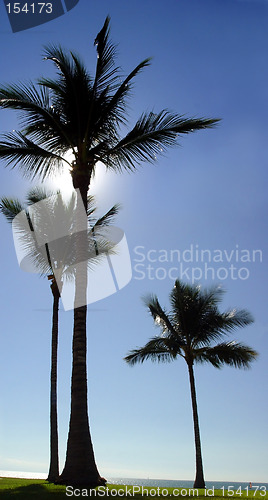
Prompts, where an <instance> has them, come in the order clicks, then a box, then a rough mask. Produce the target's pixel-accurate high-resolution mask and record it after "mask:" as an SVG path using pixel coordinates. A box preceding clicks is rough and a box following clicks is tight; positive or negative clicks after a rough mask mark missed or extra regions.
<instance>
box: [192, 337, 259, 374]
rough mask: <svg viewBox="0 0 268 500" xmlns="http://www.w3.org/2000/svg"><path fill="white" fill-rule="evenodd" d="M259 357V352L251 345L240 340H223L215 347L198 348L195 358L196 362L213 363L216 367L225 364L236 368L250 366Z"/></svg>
mask: <svg viewBox="0 0 268 500" xmlns="http://www.w3.org/2000/svg"><path fill="white" fill-rule="evenodd" d="M256 357H257V353H256V351H255V350H254V349H252V348H251V347H248V346H246V345H244V344H241V343H239V342H234V341H233V342H222V343H221V344H218V345H216V346H214V347H207V348H203V349H196V350H195V352H194V360H195V362H196V363H204V362H208V363H211V364H212V365H213V366H214V367H215V368H222V366H223V365H225V364H226V365H229V366H234V367H235V368H250V363H251V362H252V361H254V360H255V359H256Z"/></svg>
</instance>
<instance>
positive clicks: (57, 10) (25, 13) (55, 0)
mask: <svg viewBox="0 0 268 500" xmlns="http://www.w3.org/2000/svg"><path fill="white" fill-rule="evenodd" d="M3 1H4V5H5V8H6V11H7V15H8V18H9V22H10V25H11V29H12V31H13V33H16V32H18V31H23V30H27V29H29V28H34V27H35V26H39V25H40V24H44V23H47V22H49V21H52V20H53V19H56V18H57V17H60V16H62V15H63V14H65V13H66V12H69V10H71V9H73V8H74V7H75V6H76V5H77V4H78V2H79V0H50V1H49V2H40V1H38V0H30V1H28V2H25V0H24V1H21V2H16V1H14V0H3Z"/></svg>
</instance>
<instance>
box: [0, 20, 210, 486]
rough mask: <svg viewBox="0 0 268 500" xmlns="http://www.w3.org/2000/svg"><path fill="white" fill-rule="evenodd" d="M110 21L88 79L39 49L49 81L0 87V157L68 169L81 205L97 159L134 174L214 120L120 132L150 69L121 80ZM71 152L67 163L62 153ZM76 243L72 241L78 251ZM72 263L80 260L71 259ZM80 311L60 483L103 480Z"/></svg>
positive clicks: (156, 121)
mask: <svg viewBox="0 0 268 500" xmlns="http://www.w3.org/2000/svg"><path fill="white" fill-rule="evenodd" d="M109 24H110V19H109V17H107V18H106V20H105V22H104V25H103V27H102V29H101V31H100V32H99V33H98V35H97V37H96V39H95V46H96V48H97V63H96V70H95V75H94V76H93V77H92V76H91V75H90V74H89V72H88V70H87V69H86V67H85V66H84V64H83V63H82V62H81V60H80V58H79V57H78V56H77V55H75V54H74V53H73V52H65V51H64V50H63V49H62V48H61V47H60V46H59V47H56V46H52V45H50V46H49V47H47V48H46V49H45V58H46V59H48V60H50V61H52V62H53V63H54V65H55V67H56V70H57V77H56V78H55V79H49V78H42V79H40V80H39V81H38V85H34V84H32V83H29V84H28V85H22V84H17V85H10V86H5V87H2V88H0V106H1V107H2V108H5V109H14V110H16V111H18V112H19V114H20V119H21V124H22V127H23V128H22V131H19V132H12V133H8V134H6V135H4V137H3V140H2V141H1V142H0V158H2V159H5V160H6V163H7V164H11V165H12V166H18V167H19V168H20V169H21V170H22V171H23V174H24V175H27V176H29V177H31V178H33V177H35V176H40V177H41V178H42V179H44V178H46V177H47V176H49V175H50V174H51V173H53V172H54V171H55V170H57V169H61V168H62V165H64V164H65V165H66V164H67V165H68V167H69V168H70V169H71V170H70V171H71V175H72V180H73V186H74V188H75V189H79V190H80V193H81V196H82V200H83V203H84V206H85V208H86V207H87V194H88V189H89V186H90V181H91V178H92V175H93V174H94V172H95V171H96V168H98V164H99V162H102V163H103V164H104V165H105V166H106V167H107V168H108V169H112V170H115V171H117V172H121V171H122V170H135V169H136V166H137V164H139V163H141V162H144V161H149V162H154V161H155V160H156V158H157V156H158V155H161V154H162V152H163V151H165V150H166V149H167V148H168V147H170V146H173V145H176V144H178V138H179V137H181V136H182V135H184V134H188V133H190V132H193V131H195V130H199V129H204V128H211V127H213V126H214V125H215V124H216V123H217V121H218V120H216V119H206V118H186V117H185V116H184V115H178V114H173V113H170V112H168V111H167V110H162V111H160V112H159V113H154V112H147V113H143V114H142V115H141V117H140V118H139V119H138V121H137V122H136V124H135V125H134V126H133V128H132V129H131V130H130V131H129V132H127V133H126V135H122V130H123V131H125V130H126V122H127V105H126V99H127V98H128V97H129V96H130V94H131V90H132V82H133V79H134V78H135V77H136V76H137V75H138V74H139V73H140V72H141V71H142V70H143V69H144V68H145V67H146V66H148V65H149V62H150V60H149V59H145V60H144V61H142V62H141V63H140V64H138V66H136V67H135V68H134V69H133V71H131V73H130V74H129V75H128V76H126V77H122V75H121V74H120V72H119V68H118V67H116V66H115V47H114V45H113V44H112V43H111V42H110V40H109ZM68 152H71V153H72V154H73V158H74V160H73V161H68V160H67V158H66V154H67V153H68ZM82 247H83V240H82V239H81V241H79V242H78V244H77V254H79V253H80V255H81V253H82V251H83V250H82ZM77 261H81V259H79V255H78V259H77ZM86 285H87V282H86V272H81V273H80V274H79V273H78V274H77V278H76V290H78V288H79V294H80V297H83V294H84V297H85V301H84V304H86V303H87V302H86ZM86 318H87V307H86V305H85V306H81V307H76V308H75V309H74V333H73V365H72V387H71V415H70V426H69V435H68V442H67V452H66V462H65V466H64V470H63V472H62V474H61V477H60V482H61V483H62V484H68V485H71V484H73V485H74V484H77V485H79V484H80V485H83V484H85V485H87V486H91V487H94V486H97V485H99V484H103V480H102V478H101V477H100V474H99V472H98V470H97V466H96V463H95V459H94V452H93V447H92V442H91V436H90V430H89V421H88V406H87V367H86V344H87V342H86V333H87V332H86Z"/></svg>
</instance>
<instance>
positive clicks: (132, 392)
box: [0, 0, 268, 483]
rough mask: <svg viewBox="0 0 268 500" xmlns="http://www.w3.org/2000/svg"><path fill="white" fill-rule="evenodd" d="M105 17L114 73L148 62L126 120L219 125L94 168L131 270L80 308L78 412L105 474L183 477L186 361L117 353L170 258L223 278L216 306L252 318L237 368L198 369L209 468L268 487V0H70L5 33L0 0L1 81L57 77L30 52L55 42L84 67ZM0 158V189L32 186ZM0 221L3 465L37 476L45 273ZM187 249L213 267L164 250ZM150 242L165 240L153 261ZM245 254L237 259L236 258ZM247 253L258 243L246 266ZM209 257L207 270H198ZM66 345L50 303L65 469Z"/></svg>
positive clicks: (130, 338)
mask: <svg viewBox="0 0 268 500" xmlns="http://www.w3.org/2000/svg"><path fill="white" fill-rule="evenodd" d="M107 14H110V15H111V37H112V39H113V41H114V42H115V43H116V44H118V63H119V64H120V66H121V67H122V70H123V71H124V73H128V72H129V71H131V69H132V68H133V67H135V65H136V64H137V63H139V62H140V61H141V60H143V59H144V58H146V57H150V56H152V57H153V60H152V64H151V66H150V67H149V68H147V69H146V70H145V71H144V72H143V73H142V74H141V75H139V77H138V78H137V79H136V85H135V89H134V91H133V98H132V100H131V102H130V109H129V120H130V126H131V123H133V122H134V121H135V119H137V117H138V116H139V115H140V114H141V113H142V111H144V110H151V109H153V110H156V111H159V110H161V109H163V108H167V109H170V110H173V111H175V112H178V113H180V114H186V115H187V116H206V117H219V118H221V119H222V121H221V123H220V125H219V126H218V127H217V128H216V129H214V130H207V131H200V132H197V133H195V134H192V135H191V136H188V137H184V138H183V139H182V140H181V146H182V147H179V148H174V149H172V150H170V151H168V152H167V154H166V155H165V157H159V159H158V161H157V162H156V164H155V165H144V166H142V167H140V168H139V169H138V170H137V172H136V173H135V174H127V173H124V174H122V175H115V174H112V173H110V174H105V173H104V172H101V175H99V176H98V177H97V179H96V182H95V183H94V189H93V188H92V194H96V201H97V203H98V206H99V210H100V213H102V212H104V211H105V210H107V209H109V208H110V207H111V206H112V205H113V204H114V203H120V204H121V205H122V210H121V212H120V214H119V216H118V218H117V225H118V226H119V227H121V228H122V229H124V231H125V234H126V236H127V240H128V245H129V250H130V255H131V259H132V269H133V277H132V280H131V282H130V283H129V284H128V285H127V286H126V287H125V288H123V289H122V290H120V291H119V292H118V293H116V294H114V295H112V296H110V297H108V298H106V299H103V300H102V301H99V302H98V303H96V304H92V305H91V306H90V307H89V312H88V382H89V415H90V423H91V432H92V439H93V443H94V449H95V454H96V459H97V464H98V468H99V470H100V472H101V474H102V475H104V476H105V477H113V476H116V477H119V476H121V477H145V478H146V477H150V478H160V479H193V478H194V465H195V459H194V440H193V424H192V414H191V405H190V391H189V382H188V378H187V369H186V365H185V364H184V363H183V362H179V361H177V362H174V363H173V364H169V365H155V364H151V363H150V362H147V363H146V364H144V365H142V366H136V367H134V368H130V367H129V366H127V365H126V364H125V363H124V362H123V360H122V358H123V357H124V356H125V354H126V353H127V351H128V350H129V349H131V348H134V347H136V346H141V345H143V344H144V343H145V342H146V341H147V340H148V338H149V337H151V336H152V335H154V333H157V330H155V327H154V325H153V323H152V320H151V318H150V317H149V315H148V313H147V311H146V309H145V308H144V306H143V304H142V301H141V296H142V295H144V294H145V293H148V292H152V293H156V294H157V295H158V297H159V300H160V302H161V304H162V305H164V306H168V294H169V292H170V290H171V288H172V286H173V281H174V280H173V279H170V277H169V273H170V272H171V275H172V276H174V275H175V274H176V270H175V271H174V269H173V270H172V271H170V269H171V268H174V267H177V268H178V277H179V275H180V272H183V271H184V274H183V277H184V278H185V279H186V280H187V272H188V279H189V280H191V278H192V276H193V273H195V276H196V275H197V274H199V275H200V278H201V279H200V283H201V284H202V285H204V286H210V285H216V284H221V285H222V286H223V287H224V288H225V289H226V290H227V292H226V295H225V298H224V301H223V304H222V308H223V309H225V308H229V307H238V308H247V309H249V311H250V312H251V313H252V314H253V316H254V318H255V323H254V324H253V325H251V326H250V327H248V328H246V329H244V330H241V331H237V334H236V335H235V338H237V339H238V340H240V341H243V342H245V343H248V344H249V345H251V346H252V347H253V348H255V349H256V350H257V351H259V352H260V357H259V359H258V361H257V362H256V363H254V365H253V366H252V369H251V370H249V371H239V370H235V369H232V368H228V367H225V368H223V369H222V370H220V371H219V370H216V369H214V368H213V367H210V366H197V367H196V371H195V373H196V384H197V397H198V405H199V417H200V426H201V439H202V446H203V460H204V469H205V477H206V479H207V480H219V481H221V480H222V481H254V482H255V483H256V482H259V483H260V482H268V476H267V462H268V454H267V411H268V404H267V347H268V340H267V333H268V324H267V314H266V311H267V304H266V303H267V297H266V288H267V286H266V276H267V223H266V217H265V216H266V214H267V168H266V167H267V132H268V131H267V112H266V103H267V98H268V90H267V88H268V87H267V77H268V69H267V49H268V33H267V21H268V3H267V2H266V1H248V0H203V1H202V2H201V1H200V0H168V1H167V2H160V1H152V0H146V2H143V1H141V0H136V1H135V2H131V3H130V2H124V1H122V0H112V1H111V0H109V1H108V0H107V1H103V0H100V1H89V0H80V2H79V4H78V5H77V6H76V7H75V8H74V9H73V10H71V11H70V12H69V13H68V14H65V15H64V16H62V17H60V18H58V19H56V20H54V21H51V22H50V23H47V24H44V25H42V26H40V27H36V28H34V29H31V30H27V31H23V32H19V33H16V34H13V33H12V32H11V29H10V26H9V22H8V18H7V15H6V12H5V9H4V5H3V3H1V4H0V40H1V46H2V50H1V52H0V68H1V82H2V83H5V82H16V81H27V80H29V79H31V80H34V79H36V78H38V77H39V76H41V75H53V74H54V71H53V68H52V66H51V65H50V64H49V63H48V62H44V61H42V51H43V46H44V45H46V44H48V43H51V42H52V43H60V44H62V45H63V46H66V47H67V48H70V49H74V50H75V51H77V52H79V53H80V55H81V56H82V58H83V59H84V61H85V62H86V63H87V65H88V67H89V68H92V72H93V71H94V68H95V61H96V53H95V49H94V47H93V41H94V38H95V36H96V34H97V32H98V30H99V29H100V28H101V26H102V24H103V22H104V19H105V17H106V15H107ZM16 128H18V122H17V116H16V115H15V113H9V112H6V111H1V114H0V132H1V133H2V132H5V131H10V130H13V129H16ZM0 167H1V170H0V175H1V187H0V191H1V192H0V195H1V196H18V197H22V198H23V196H24V194H25V193H26V191H27V189H28V187H29V183H28V182H27V181H26V180H25V179H23V178H22V176H21V174H20V172H19V171H17V170H13V171H10V170H9V169H5V168H4V165H3V164H1V165H0ZM0 225H1V234H2V239H1V247H0V252H1V258H2V264H3V265H2V272H1V277H2V286H1V295H2V297H1V309H2V312H1V317H0V325H1V326H0V332H1V333H0V335H1V349H0V366H1V369H0V370H1V377H0V393H1V409H0V469H4V470H18V471H38V472H46V471H47V469H48V462H49V366H50V332H51V310H50V308H51V301H52V297H51V292H50V290H49V286H48V282H47V280H46V279H42V278H38V277H37V276H35V275H31V274H27V273H24V272H23V271H21V270H20V269H19V267H18V265H17V261H16V256H15V250H14V246H13V240H12V233H11V228H10V227H9V226H8V224H7V223H6V221H5V220H4V219H3V218H1V219H0ZM197 248H198V249H199V250H200V251H201V250H208V252H207V253H206V255H207V256H208V255H209V252H210V255H211V259H212V262H206V261H203V262H200V260H197V259H196V258H195V259H193V262H190V263H187V262H186V260H187V259H185V261H183V257H182V259H181V262H178V261H177V262H171V258H170V251H171V250H179V251H180V252H181V255H182V256H183V255H184V256H186V255H188V256H189V252H190V251H191V249H195V250H196V249H197ZM151 250H153V252H151V253H148V252H150V251H151ZM161 250H162V251H163V250H165V251H166V255H167V259H166V261H165V262H163V261H161V257H160V256H161V255H162V256H163V252H162V253H161V252H160V251H161ZM186 250H188V254H187V253H186V254H183V252H184V251H186ZM216 250H220V251H221V252H222V255H223V259H222V262H220V263H219V262H218V263H216V262H214V261H213V256H215V254H216V253H215V251H216ZM232 250H234V252H233V254H232ZM243 250H247V252H248V253H247V255H248V261H245V258H244V261H243V259H242V256H243V255H244V256H245V255H246V253H245V252H244V253H243V252H242V251H243ZM253 250H260V252H259V253H258V254H256V255H258V258H257V257H256V259H255V262H254V261H253ZM138 252H139V254H138ZM224 252H225V253H224ZM236 252H237V253H236ZM141 254H142V255H141ZM218 255H219V253H218ZM230 255H233V257H232V260H231V262H228V258H230ZM236 255H237V259H236V260H235V257H236ZM226 256H227V257H226ZM260 256H261V258H260ZM152 258H154V259H156V261H154V262H152V261H151V260H150V259H152ZM141 259H142V262H138V260H140V261H141ZM162 259H163V257H162ZM181 264H182V267H180V265H181ZM231 264H233V266H234V267H235V268H236V271H233V276H232V275H231V271H230V265H231ZM141 265H142V266H143V267H139V266H141ZM149 265H150V266H152V268H153V270H150V271H149V270H148V266H149ZM206 265H207V267H210V268H212V270H211V271H207V276H206V275H205V266H206ZM137 266H138V267H137ZM159 268H160V269H161V270H159ZM187 268H189V269H188V271H187V272H186V271H185V269H187ZM193 268H198V269H199V271H193ZM219 268H224V270H223V271H219ZM241 269H242V271H241ZM141 272H142V273H144V277H143V279H140V278H141V276H143V275H142V274H141ZM149 273H150V274H149ZM213 273H214V276H213ZM235 273H236V274H235ZM206 278H207V279H206ZM223 278H224V279H223ZM71 340H72V312H65V311H63V310H62V311H61V312H60V340H59V389H58V393H59V434H60V461H61V466H63V464H64V459H65V449H66V439H67V432H68V421H69V407H70V375H71Z"/></svg>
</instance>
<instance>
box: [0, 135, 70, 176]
mask: <svg viewBox="0 0 268 500" xmlns="http://www.w3.org/2000/svg"><path fill="white" fill-rule="evenodd" d="M3 139H4V140H3V141H2V142H0V158H2V159H5V160H6V164H7V165H11V166H12V167H15V166H18V167H19V168H20V169H21V170H22V172H23V175H25V177H29V178H31V179H33V178H34V177H35V176H37V175H38V176H39V177H40V178H41V179H43V180H44V179H45V178H46V177H48V176H49V175H50V174H51V173H53V171H54V170H55V169H60V168H62V162H63V161H65V160H64V158H62V157H61V156H59V155H57V154H55V153H53V152H51V151H49V150H46V149H44V148H41V147H40V146H38V144H35V143H34V142H33V141H31V140H30V139H28V138H27V137H26V136H25V135H23V134H21V133H20V132H17V133H9V134H4V136H3Z"/></svg>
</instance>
